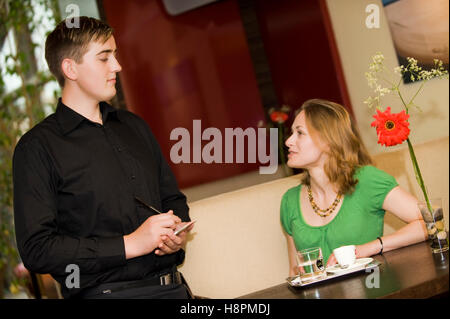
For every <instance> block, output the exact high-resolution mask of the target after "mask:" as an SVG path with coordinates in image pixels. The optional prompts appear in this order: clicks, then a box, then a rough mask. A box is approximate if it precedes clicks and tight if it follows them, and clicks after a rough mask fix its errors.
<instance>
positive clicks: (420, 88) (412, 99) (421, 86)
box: [408, 80, 425, 105]
mask: <svg viewBox="0 0 450 319" xmlns="http://www.w3.org/2000/svg"><path fill="white" fill-rule="evenodd" d="M424 84H425V80H423V81H422V84H421V85H420V87H419V89H418V90H417V92H416V94H414V96H413V97H412V98H411V100H410V101H409V104H408V105H411V103H412V102H413V101H414V99H415V98H416V96H417V94H419V92H420V91H421V90H422V88H423V85H424Z"/></svg>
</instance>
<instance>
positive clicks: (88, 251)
mask: <svg viewBox="0 0 450 319" xmlns="http://www.w3.org/2000/svg"><path fill="white" fill-rule="evenodd" d="M100 110H101V112H102V119H103V125H100V124H98V123H95V122H92V121H90V120H88V119H87V118H85V117H83V116H82V115H80V114H78V113H77V112H75V111H74V110H72V109H71V108H69V107H67V106H66V105H64V104H63V103H62V102H61V100H59V103H58V106H57V109H56V112H55V113H54V114H52V115H50V116H48V117H47V118H46V119H44V120H43V121H42V122H40V123H39V124H37V125H36V126H35V127H34V128H32V129H31V130H30V131H28V132H27V133H26V134H25V135H24V136H23V137H22V138H21V139H20V141H19V143H18V144H17V147H16V149H15V152H14V159H13V172H14V215H15V226H16V237H17V244H18V249H19V252H20V255H21V257H22V260H23V262H24V265H25V267H26V268H28V269H29V270H30V271H33V272H36V273H50V274H51V275H52V276H53V277H54V278H55V279H56V280H57V281H58V282H59V283H60V284H61V288H62V293H63V296H64V297H70V296H74V295H75V294H76V293H78V292H80V291H81V290H82V289H84V288H87V287H92V286H95V285H97V284H99V283H105V282H115V281H125V280H138V279H140V278H143V277H145V276H146V275H148V274H150V273H153V272H156V271H159V270H162V269H165V268H168V267H171V266H173V265H178V264H180V263H181V262H182V261H183V259H184V251H182V250H180V251H178V252H177V253H175V254H170V255H165V256H157V255H155V254H154V253H153V252H152V253H150V254H148V255H146V256H142V257H137V258H133V259H129V260H126V259H125V248H124V241H123V236H124V235H127V234H130V233H132V232H133V231H134V230H136V229H137V228H138V227H139V226H140V225H141V224H142V223H143V222H144V221H145V220H146V219H147V218H148V217H150V216H151V215H154V214H155V213H154V212H152V211H150V210H149V209H147V208H145V207H143V206H142V205H140V204H139V203H138V202H136V200H135V196H137V197H139V198H140V199H142V200H144V201H145V202H146V203H148V204H150V205H152V206H154V207H156V208H157V209H159V210H160V211H163V212H167V211H168V210H170V209H172V210H173V211H174V213H175V214H176V215H178V216H179V217H180V218H181V220H182V221H189V220H190V219H189V208H188V206H187V204H186V197H185V196H184V195H183V194H182V193H181V192H180V191H179V189H178V186H177V183H176V181H175V177H174V175H173V173H172V171H171V170H170V168H169V166H168V164H167V162H166V160H165V159H164V157H163V155H162V153H161V150H160V147H159V145H158V143H157V141H156V139H155V137H154V136H153V134H152V133H151V131H150V129H149V127H148V125H147V124H146V123H145V122H144V121H143V120H142V119H141V118H140V117H138V116H137V115H134V114H133V113H131V112H128V111H125V110H116V109H115V108H113V107H112V106H110V105H109V104H107V103H105V102H101V103H100ZM69 265H76V266H78V267H79V270H80V288H79V289H77V288H71V289H68V288H67V286H66V279H68V280H69V282H70V286H73V285H74V283H76V281H74V279H73V277H71V278H69V277H68V276H69V275H73V274H75V272H74V271H73V269H74V268H73V266H70V267H69V268H66V267H68V266H69ZM66 269H67V270H66Z"/></svg>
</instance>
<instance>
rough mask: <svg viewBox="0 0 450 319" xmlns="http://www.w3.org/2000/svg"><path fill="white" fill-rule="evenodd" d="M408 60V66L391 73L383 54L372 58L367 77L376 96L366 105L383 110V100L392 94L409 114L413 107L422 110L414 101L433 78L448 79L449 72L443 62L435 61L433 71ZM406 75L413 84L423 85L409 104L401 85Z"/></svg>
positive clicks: (368, 99) (415, 61) (396, 68)
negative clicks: (419, 82)
mask: <svg viewBox="0 0 450 319" xmlns="http://www.w3.org/2000/svg"><path fill="white" fill-rule="evenodd" d="M406 60H407V61H408V64H407V65H406V66H404V65H400V66H398V67H395V68H394V70H393V71H394V72H391V71H390V70H389V69H388V68H386V66H385V65H384V55H383V54H382V53H377V54H376V55H374V56H372V62H371V63H370V64H369V71H368V72H366V73H365V76H366V79H367V83H368V84H369V87H370V88H373V89H374V90H373V92H374V93H375V94H374V95H372V96H369V97H368V98H367V99H366V100H365V101H364V104H367V105H368V106H369V107H370V108H373V107H376V108H377V109H381V98H382V97H383V96H385V95H387V94H391V93H392V94H398V96H399V97H400V99H401V101H402V103H403V106H404V107H405V109H406V112H407V113H408V111H409V108H410V107H412V106H414V107H416V108H418V109H419V110H420V107H419V106H417V105H415V104H414V99H415V98H416V96H417V95H418V94H419V92H420V91H421V90H422V88H423V86H424V85H425V83H426V82H427V81H429V80H431V79H433V78H440V79H442V78H448V71H447V70H445V69H444V67H443V62H442V61H441V60H438V59H435V60H434V67H433V68H432V69H431V70H424V69H423V68H422V67H420V66H418V65H417V62H418V61H417V60H416V59H414V58H411V57H407V58H406ZM405 74H407V75H408V76H409V77H410V80H411V82H415V81H422V84H421V85H420V87H419V88H418V90H417V91H416V93H415V94H414V95H413V97H412V98H411V99H410V100H409V102H408V103H406V101H405V100H404V98H403V95H402V94H401V92H400V84H401V83H402V78H403V77H404V75H405ZM383 85H386V86H383Z"/></svg>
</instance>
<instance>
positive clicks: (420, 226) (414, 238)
mask: <svg viewBox="0 0 450 319" xmlns="http://www.w3.org/2000/svg"><path fill="white" fill-rule="evenodd" d="M417 202H418V201H417V199H416V198H415V197H414V196H412V195H411V194H410V193H408V192H406V191H405V190H403V189H402V188H401V187H400V186H397V187H395V188H394V189H392V190H391V191H390V192H389V193H388V194H387V196H386V198H385V199H384V202H383V209H384V210H386V211H389V212H391V213H392V214H394V215H395V216H397V217H399V218H400V219H401V220H403V221H404V222H406V223H408V224H407V225H405V226H403V227H402V228H400V229H399V230H397V231H396V232H395V233H393V234H391V235H387V236H383V237H381V240H382V241H383V252H386V251H389V250H393V249H397V248H400V247H404V246H408V245H412V244H415V243H418V242H421V241H424V240H426V239H427V230H426V226H425V223H424V222H423V219H422V216H421V214H420V211H419V208H418V206H417ZM380 250H381V243H380V241H379V240H378V239H376V240H374V241H371V242H368V243H366V244H363V245H358V246H356V257H357V258H361V257H368V256H372V255H376V254H378V253H379V252H380Z"/></svg>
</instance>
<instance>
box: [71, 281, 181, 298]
mask: <svg viewBox="0 0 450 319" xmlns="http://www.w3.org/2000/svg"><path fill="white" fill-rule="evenodd" d="M119 285H120V287H122V285H123V283H107V284H101V285H100V286H98V287H96V288H95V289H94V290H92V289H91V290H90V291H89V292H88V293H84V294H83V293H82V294H81V295H80V296H79V297H80V298H82V299H189V298H190V297H189V294H188V291H187V288H186V286H185V285H184V284H170V285H164V286H161V285H149V286H143V287H132V288H126V289H119V290H117V289H115V288H118V287H119Z"/></svg>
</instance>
